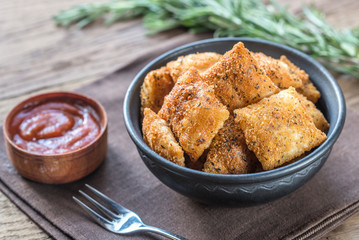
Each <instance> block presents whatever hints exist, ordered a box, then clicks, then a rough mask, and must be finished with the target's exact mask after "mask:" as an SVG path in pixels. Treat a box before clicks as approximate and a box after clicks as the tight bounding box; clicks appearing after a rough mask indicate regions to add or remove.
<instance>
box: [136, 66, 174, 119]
mask: <svg viewBox="0 0 359 240" xmlns="http://www.w3.org/2000/svg"><path fill="white" fill-rule="evenodd" d="M173 86H174V83H173V81H172V78H171V75H170V73H169V71H168V69H167V68H166V67H161V68H159V69H156V70H153V71H151V72H149V73H148V74H147V75H146V77H145V80H144V82H143V84H142V87H141V93H140V97H141V106H142V112H143V109H145V108H150V109H151V110H152V111H154V112H155V113H157V112H158V111H159V110H160V109H161V107H162V104H163V100H164V98H165V96H166V95H167V94H168V93H169V92H170V91H171V89H172V87H173Z"/></svg>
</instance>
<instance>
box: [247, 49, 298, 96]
mask: <svg viewBox="0 0 359 240" xmlns="http://www.w3.org/2000/svg"><path fill="white" fill-rule="evenodd" d="M253 56H254V58H255V59H257V61H258V64H259V65H260V66H261V67H262V68H263V69H264V70H265V71H266V73H267V74H268V77H269V78H270V79H271V80H272V81H273V83H274V84H275V85H276V86H277V87H279V88H281V89H286V88H289V87H295V88H299V87H302V86H303V83H302V79H301V78H300V76H298V74H297V73H296V71H293V70H292V69H291V68H290V66H289V65H288V64H287V63H286V62H284V61H281V60H279V59H275V58H272V57H270V56H267V55H265V54H264V53H261V52H259V53H253ZM288 61H289V60H288Z"/></svg>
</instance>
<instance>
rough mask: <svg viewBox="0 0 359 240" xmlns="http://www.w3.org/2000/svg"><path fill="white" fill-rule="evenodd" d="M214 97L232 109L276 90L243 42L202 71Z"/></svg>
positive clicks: (257, 99) (256, 100)
mask: <svg viewBox="0 0 359 240" xmlns="http://www.w3.org/2000/svg"><path fill="white" fill-rule="evenodd" d="M202 77H203V79H204V80H205V81H206V82H207V83H208V84H209V85H214V90H215V93H216V96H217V98H218V99H219V100H220V101H221V102H222V103H223V104H224V105H226V106H227V107H228V109H229V110H230V111H233V110H234V109H236V108H239V107H245V106H247V105H249V104H252V103H255V102H258V101H259V100H260V99H262V98H265V97H268V96H270V95H272V94H274V93H276V92H278V91H279V89H278V88H277V86H275V85H274V83H273V82H272V80H271V79H270V78H269V77H268V76H267V75H266V72H265V71H264V69H263V68H261V67H260V66H258V63H257V60H256V59H254V57H253V56H252V53H251V52H250V51H249V50H248V49H246V48H245V47H244V45H243V43H242V42H239V43H237V44H236V45H234V46H233V48H232V49H231V50H230V51H228V52H226V53H225V54H224V55H223V57H222V58H221V59H220V60H219V61H218V62H217V63H215V64H214V65H213V66H212V67H210V68H209V69H208V70H207V71H205V72H204V73H203V74H202Z"/></svg>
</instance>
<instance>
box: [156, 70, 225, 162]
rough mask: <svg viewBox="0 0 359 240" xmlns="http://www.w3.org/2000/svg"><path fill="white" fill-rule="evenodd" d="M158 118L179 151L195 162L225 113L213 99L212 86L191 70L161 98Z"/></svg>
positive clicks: (207, 145)
mask: <svg viewBox="0 0 359 240" xmlns="http://www.w3.org/2000/svg"><path fill="white" fill-rule="evenodd" d="M158 115H159V116H160V117H161V118H162V119H164V120H165V121H167V123H168V124H169V125H170V126H171V129H172V131H173V133H174V135H175V136H176V138H177V139H178V140H179V143H180V145H181V146H182V148H183V150H184V151H185V152H186V153H187V154H188V156H189V157H190V159H191V161H193V162H195V161H197V160H198V158H199V157H200V156H201V155H202V153H203V152H204V150H205V149H207V148H208V147H209V145H210V144H211V142H212V139H213V138H214V136H215V135H216V134H217V133H218V131H219V129H221V128H222V127H223V123H224V122H225V120H227V118H228V117H229V112H228V111H227V109H226V107H225V106H223V104H221V103H220V102H219V101H218V99H217V98H216V96H215V94H214V90H213V87H211V86H209V85H207V83H205V82H204V81H203V80H202V78H201V76H200V74H199V73H198V71H197V70H196V69H194V68H191V69H190V70H188V71H187V72H186V73H184V74H183V75H181V77H180V78H179V79H178V81H177V82H176V84H175V86H174V87H173V89H172V90H171V92H170V93H169V94H168V95H167V96H166V97H165V100H164V103H163V106H162V108H161V110H160V111H159V113H158Z"/></svg>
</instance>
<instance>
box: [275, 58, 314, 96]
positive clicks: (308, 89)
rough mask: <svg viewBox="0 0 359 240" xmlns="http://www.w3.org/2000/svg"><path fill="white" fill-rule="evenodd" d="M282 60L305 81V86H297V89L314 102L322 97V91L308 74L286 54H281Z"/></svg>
mask: <svg viewBox="0 0 359 240" xmlns="http://www.w3.org/2000/svg"><path fill="white" fill-rule="evenodd" d="M280 60H281V61H282V62H284V63H286V64H288V66H289V68H290V69H291V71H293V72H294V73H295V74H296V75H297V76H298V77H299V78H300V79H301V80H302V82H303V86H300V87H296V86H293V87H295V88H296V90H297V91H298V92H299V93H301V94H303V95H304V96H306V97H307V99H308V100H310V101H312V102H313V103H316V102H317V101H318V99H319V98H320V92H319V91H318V90H317V88H316V87H315V86H314V84H313V83H312V82H311V81H310V80H309V76H308V74H307V73H306V72H305V71H304V70H302V69H300V68H299V67H297V66H296V65H294V64H293V63H292V62H291V61H289V59H288V58H287V57H286V56H281V57H280Z"/></svg>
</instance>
